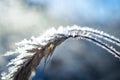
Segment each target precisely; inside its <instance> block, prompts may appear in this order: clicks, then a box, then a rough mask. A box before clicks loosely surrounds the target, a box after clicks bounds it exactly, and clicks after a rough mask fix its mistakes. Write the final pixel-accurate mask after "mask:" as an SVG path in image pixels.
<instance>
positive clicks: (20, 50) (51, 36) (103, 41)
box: [1, 25, 120, 80]
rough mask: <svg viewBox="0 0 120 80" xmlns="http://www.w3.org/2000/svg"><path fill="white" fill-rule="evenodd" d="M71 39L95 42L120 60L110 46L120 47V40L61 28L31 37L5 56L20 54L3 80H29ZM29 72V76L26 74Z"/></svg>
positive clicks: (75, 28) (83, 29)
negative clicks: (33, 72) (40, 66)
mask: <svg viewBox="0 0 120 80" xmlns="http://www.w3.org/2000/svg"><path fill="white" fill-rule="evenodd" d="M69 38H75V39H77V40H79V39H83V40H87V41H90V42H93V43H95V44H96V45H98V46H100V47H101V48H103V49H105V50H107V51H108V52H110V53H112V54H113V55H115V56H116V57H118V58H120V52H119V51H118V50H116V49H115V48H114V47H113V46H112V45H110V44H109V43H112V44H114V45H116V46H118V47H120V39H118V38H115V37H114V36H112V35H109V34H107V33H104V32H103V31H99V30H95V29H92V28H88V27H80V26H76V25H74V26H71V27H69V26H68V27H66V28H65V27H62V26H61V27H59V28H58V29H55V28H51V29H49V30H47V31H46V32H45V33H44V34H42V35H41V36H39V37H36V38H35V37H31V39H30V40H27V39H24V40H23V41H21V42H18V43H16V45H17V46H18V47H17V48H16V49H15V51H10V52H7V53H6V54H5V55H6V56H9V55H13V54H18V56H17V57H16V58H15V59H12V60H11V61H10V62H9V63H8V65H7V66H8V72H3V73H2V74H1V75H2V79H3V80H16V79H17V80H21V79H25V80H27V79H29V77H30V75H31V73H32V71H34V70H35V69H36V67H37V66H38V64H39V63H40V61H41V59H42V58H45V62H44V63H45V64H46V61H47V58H48V57H49V56H51V55H52V54H53V52H54V49H55V48H56V47H57V46H58V45H59V44H61V43H62V42H63V41H65V40H66V39H69ZM28 71H29V74H28V73H27V74H26V72H28Z"/></svg>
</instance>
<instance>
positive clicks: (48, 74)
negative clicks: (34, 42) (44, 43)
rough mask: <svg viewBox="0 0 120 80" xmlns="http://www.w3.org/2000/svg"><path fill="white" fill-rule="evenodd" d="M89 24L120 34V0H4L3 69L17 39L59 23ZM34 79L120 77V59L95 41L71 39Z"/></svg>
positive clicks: (0, 2)
mask: <svg viewBox="0 0 120 80" xmlns="http://www.w3.org/2000/svg"><path fill="white" fill-rule="evenodd" d="M72 25H78V26H83V27H84V26H88V27H90V28H95V29H98V30H102V31H104V32H107V33H109V34H111V35H114V36H116V37H118V38H120V0H0V72H1V71H3V70H5V69H6V68H5V65H6V64H7V63H8V62H9V61H10V59H11V58H13V57H12V56H11V57H3V56H2V55H3V54H4V53H5V52H7V51H9V50H14V49H15V48H16V47H15V42H19V41H21V40H23V39H25V38H26V39H30V37H31V36H35V37H37V36H39V35H40V34H41V33H42V32H44V31H45V30H46V29H49V28H51V27H56V28H57V27H59V26H65V27H66V26H72ZM42 63H43V61H42V62H41V64H40V65H39V66H38V67H37V69H36V71H35V74H36V75H35V76H34V77H33V78H32V80H120V60H119V59H117V58H115V57H114V56H113V55H111V54H110V53H108V52H107V51H106V50H103V49H101V48H100V47H98V46H96V45H95V44H93V43H89V42H88V41H84V40H73V39H69V40H66V41H65V42H64V43H62V44H61V45H60V46H58V47H57V49H56V50H55V52H54V55H53V56H52V59H51V60H50V61H49V63H48V64H47V66H46V68H45V71H44V72H43V64H42Z"/></svg>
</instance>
